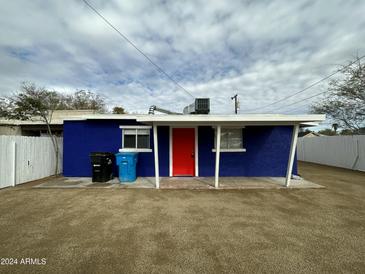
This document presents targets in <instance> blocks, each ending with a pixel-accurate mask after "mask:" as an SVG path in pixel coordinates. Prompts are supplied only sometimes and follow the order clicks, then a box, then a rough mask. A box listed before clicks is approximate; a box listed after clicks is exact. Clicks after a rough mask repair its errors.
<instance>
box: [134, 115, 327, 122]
mask: <svg viewBox="0 0 365 274" xmlns="http://www.w3.org/2000/svg"><path fill="white" fill-rule="evenodd" d="M325 119H326V116H325V115H323V114H307V115H282V114H257V115H144V116H137V122H204V123H206V122H215V123H216V122H298V123H303V122H321V121H324V120H325Z"/></svg>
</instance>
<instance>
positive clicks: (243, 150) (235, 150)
mask: <svg viewBox="0 0 365 274" xmlns="http://www.w3.org/2000/svg"><path fill="white" fill-rule="evenodd" d="M244 128H245V127H224V126H222V131H223V130H227V129H228V130H229V129H241V139H242V148H221V149H220V152H246V148H244V147H243V132H242V129H244ZM216 130H217V129H216V128H214V147H213V149H212V152H216V151H217V150H216V147H215V146H216V139H215V138H216ZM222 131H221V134H222ZM221 138H222V135H221Z"/></svg>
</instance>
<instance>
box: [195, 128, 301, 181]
mask: <svg viewBox="0 0 365 274" xmlns="http://www.w3.org/2000/svg"><path fill="white" fill-rule="evenodd" d="M292 131H293V127H291V126H248V127H246V128H244V129H243V145H244V147H245V148H246V152H222V153H221V157H220V169H219V175H220V176H274V177H277V176H279V177H281V176H286V169H287V163H288V157H289V150H290V143H291V136H292ZM199 144H204V145H200V146H199V175H200V176H214V169H215V153H214V152H212V148H213V147H214V130H213V128H212V127H199ZM293 173H294V174H297V163H296V160H295V163H294V167H293Z"/></svg>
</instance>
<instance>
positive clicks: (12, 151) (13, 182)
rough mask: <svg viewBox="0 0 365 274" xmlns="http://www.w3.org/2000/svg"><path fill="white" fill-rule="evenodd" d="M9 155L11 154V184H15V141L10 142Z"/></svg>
mask: <svg viewBox="0 0 365 274" xmlns="http://www.w3.org/2000/svg"><path fill="white" fill-rule="evenodd" d="M11 155H12V163H11V164H12V165H11V166H12V167H11V168H12V171H11V174H12V177H13V178H12V185H13V186H16V143H15V141H13V142H11Z"/></svg>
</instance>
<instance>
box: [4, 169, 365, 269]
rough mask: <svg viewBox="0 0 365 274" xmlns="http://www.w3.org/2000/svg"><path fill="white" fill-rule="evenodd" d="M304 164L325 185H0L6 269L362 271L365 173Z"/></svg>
mask: <svg viewBox="0 0 365 274" xmlns="http://www.w3.org/2000/svg"><path fill="white" fill-rule="evenodd" d="M299 172H300V175H302V176H303V177H304V178H305V179H308V180H310V181H313V182H317V183H319V184H321V185H324V186H326V188H325V189H295V190H294V189H276V190H275V189H271V190H268V189H265V190H220V191H215V190H154V189H125V190H123V189H61V190H60V189H36V188H31V187H30V186H31V185H32V184H29V186H27V185H23V186H20V187H16V188H14V189H11V188H9V189H5V190H1V191H0V254H1V256H0V257H1V258H2V260H1V263H5V264H6V263H7V262H8V260H6V259H4V258H17V260H18V264H17V265H0V272H3V273H25V272H27V273H29V272H34V273H42V272H44V273H46V272H47V273H51V272H52V273H113V272H118V273H121V272H122V273H134V272H138V273H171V272H172V273H233V272H247V273H253V272H276V273H314V272H317V273H318V272H321V273H323V272H327V273H344V272H347V273H348V272H352V273H364V272H365V229H364V228H365V218H364V217H365V173H361V172H355V171H349V170H345V169H339V168H333V167H325V166H320V165H315V164H308V163H300V166H299ZM22 258H23V261H22V260H21V259H22ZM26 258H32V259H36V258H38V259H39V260H40V263H42V261H41V258H45V259H46V264H45V265H27V264H24V263H25V260H24V259H26ZM35 261H36V260H35ZM28 262H29V261H28ZM20 263H23V264H20Z"/></svg>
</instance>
